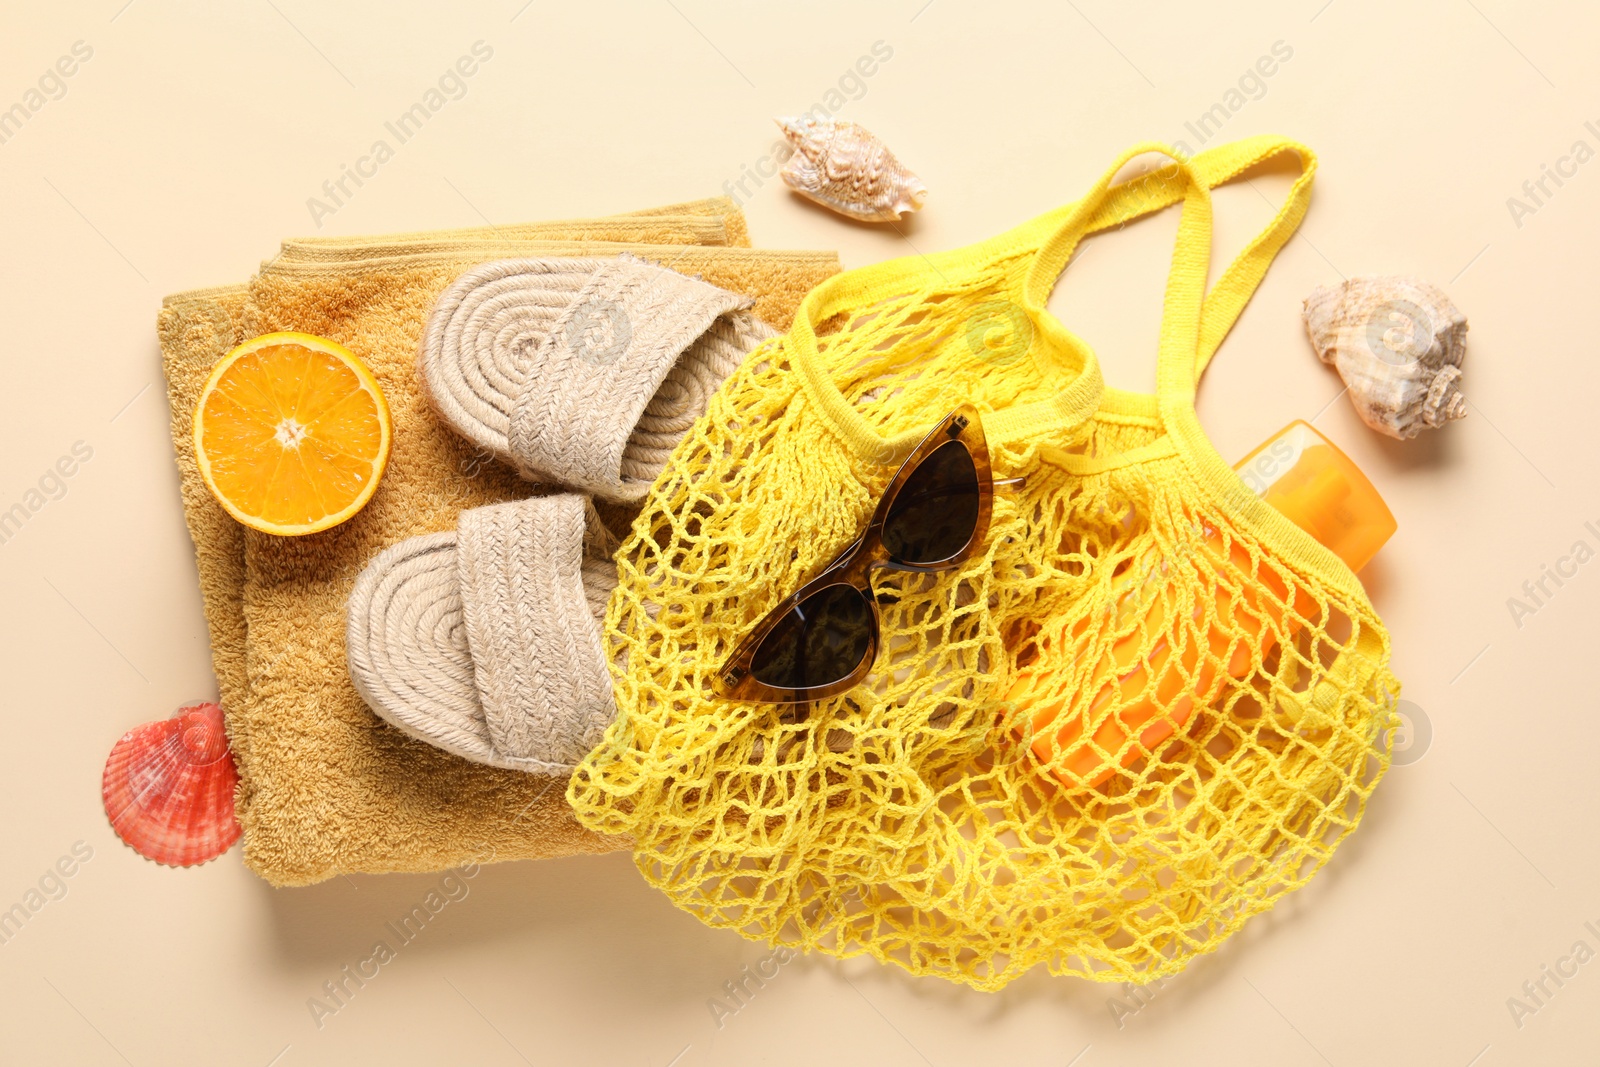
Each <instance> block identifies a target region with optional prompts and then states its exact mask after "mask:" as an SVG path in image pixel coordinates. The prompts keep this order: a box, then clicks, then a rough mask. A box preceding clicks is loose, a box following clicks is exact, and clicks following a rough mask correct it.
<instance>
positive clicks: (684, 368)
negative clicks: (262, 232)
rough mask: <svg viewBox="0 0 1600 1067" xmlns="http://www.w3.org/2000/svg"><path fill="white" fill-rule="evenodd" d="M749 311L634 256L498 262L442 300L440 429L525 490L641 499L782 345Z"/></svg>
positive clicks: (436, 344) (425, 373) (430, 333)
mask: <svg viewBox="0 0 1600 1067" xmlns="http://www.w3.org/2000/svg"><path fill="white" fill-rule="evenodd" d="M751 303H752V301H751V299H750V297H748V296H745V295H743V294H741V293H730V292H728V291H727V290H726V289H718V288H717V287H716V286H713V285H708V284H706V283H705V282H703V281H697V280H696V279H694V278H690V277H687V276H685V275H682V274H679V273H678V272H677V271H673V270H668V269H666V268H664V267H659V266H656V265H654V264H651V263H646V262H644V261H642V260H640V259H637V258H635V257H633V256H614V257H612V258H610V259H598V260H595V259H571V258H568V259H561V258H546V259H501V260H495V261H493V262H490V263H484V264H482V265H481V266H477V267H474V268H473V269H472V270H469V271H467V272H466V273H465V274H463V275H461V277H459V278H457V279H456V280H455V281H454V282H453V283H452V284H451V285H450V287H449V288H448V289H446V290H445V291H444V295H443V296H441V297H440V298H439V302H438V304H436V305H435V306H434V309H433V313H432V314H431V315H430V316H429V317H428V327H427V331H426V332H425V333H424V335H423V340H422V353H421V355H420V357H419V359H418V361H417V363H418V370H419V373H420V374H421V376H422V386H423V389H424V390H425V391H426V393H427V396H428V400H429V401H430V402H432V404H433V406H434V408H435V410H437V411H438V413H439V416H440V418H442V419H444V421H445V424H446V425H448V426H449V427H450V428H451V429H452V430H454V431H455V432H456V433H459V434H460V435H461V436H463V437H465V438H466V439H467V440H468V441H470V442H472V443H473V444H475V445H477V446H478V447H480V448H485V449H488V450H489V451H490V452H491V453H493V455H494V456H495V457H496V458H497V459H500V460H503V461H504V462H506V463H510V464H512V465H513V466H515V467H516V468H517V469H518V470H519V471H520V472H521V473H522V476H523V477H524V478H527V479H529V480H530V481H536V482H546V483H550V482H556V483H559V484H561V485H563V486H567V487H569V488H573V489H581V490H583V491H584V492H587V493H591V494H593V495H594V496H596V497H599V498H601V499H603V500H613V501H629V500H639V499H640V498H642V497H643V496H644V494H645V493H646V492H647V491H649V489H650V484H651V483H652V482H654V481H655V478H656V475H657V474H659V473H660V472H661V468H662V467H663V466H665V465H666V462H667V456H668V455H670V454H671V452H672V449H673V448H674V447H676V446H677V444H678V441H679V440H681V439H682V438H683V435H684V434H685V433H687V432H688V431H689V428H690V427H691V426H693V425H694V420H695V419H697V418H699V417H700V416H701V415H702V414H704V413H705V410H706V405H707V404H709V403H710V401H711V394H712V393H714V392H716V390H717V386H719V385H721V384H722V381H723V379H725V378H726V377H727V376H728V375H730V374H732V373H733V371H734V370H735V368H737V367H738V366H739V364H740V363H742V362H744V357H745V354H746V353H748V352H749V351H750V350H751V349H753V348H754V347H755V346H756V345H758V344H760V343H761V342H762V341H764V340H766V339H767V338H769V337H772V336H773V330H772V327H770V326H768V325H767V324H766V323H764V322H762V321H761V320H760V319H758V318H756V316H755V315H753V314H751V313H750V312H749V311H747V310H746V309H747V308H749V306H750V305H751Z"/></svg>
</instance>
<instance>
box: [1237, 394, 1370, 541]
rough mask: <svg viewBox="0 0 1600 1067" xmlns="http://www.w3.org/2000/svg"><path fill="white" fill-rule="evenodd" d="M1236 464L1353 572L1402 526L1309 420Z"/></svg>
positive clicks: (1271, 501) (1357, 469)
mask: <svg viewBox="0 0 1600 1067" xmlns="http://www.w3.org/2000/svg"><path fill="white" fill-rule="evenodd" d="M1233 469H1234V470H1235V471H1237V472H1238V473H1239V475H1240V476H1241V477H1242V478H1243V479H1244V481H1245V483H1246V484H1247V485H1249V486H1250V487H1251V488H1252V489H1254V490H1255V491H1256V492H1257V494H1258V495H1260V497H1261V499H1263V500H1265V501H1266V502H1267V503H1269V504H1271V505H1272V506H1273V507H1275V508H1277V509H1278V510H1279V511H1281V512H1283V514H1284V515H1285V516H1286V517H1287V518H1288V519H1289V520H1290V521H1291V522H1293V523H1294V524H1295V525H1296V526H1298V527H1300V528H1301V529H1302V530H1304V531H1305V532H1306V533H1308V534H1310V535H1311V536H1312V537H1315V538H1316V539H1317V540H1318V541H1320V542H1322V544H1324V545H1326V546H1327V547H1328V548H1329V549H1330V550H1332V552H1333V553H1334V554H1335V555H1336V556H1338V557H1339V558H1340V559H1342V560H1344V561H1345V563H1346V564H1347V565H1348V566H1349V567H1350V569H1351V570H1352V571H1359V570H1360V569H1361V568H1362V567H1364V566H1366V564H1367V561H1368V560H1370V559H1371V558H1372V557H1373V556H1374V555H1376V554H1377V552H1378V549H1380V548H1382V547H1383V544H1384V542H1385V541H1387V540H1389V538H1390V537H1391V536H1393V535H1394V532H1395V530H1396V529H1397V528H1398V524H1397V523H1396V522H1395V519H1394V515H1393V513H1392V512H1390V511H1389V506H1388V505H1387V504H1385V503H1384V502H1383V497H1381V496H1379V495H1378V490H1377V489H1376V488H1375V487H1374V486H1373V484H1372V482H1371V481H1369V480H1368V479H1367V476H1366V475H1365V474H1362V473H1361V468H1360V467H1357V466H1356V465H1355V463H1354V461H1352V460H1351V459H1350V457H1349V456H1347V455H1345V454H1344V453H1343V452H1341V451H1340V450H1339V448H1338V447H1337V446H1336V445H1335V444H1334V443H1333V442H1332V441H1329V440H1328V439H1327V438H1326V437H1324V436H1322V435H1321V434H1320V433H1318V432H1317V431H1316V430H1314V429H1312V428H1311V426H1310V425H1308V424H1307V423H1304V422H1300V421H1295V422H1291V423H1290V424H1289V425H1288V426H1285V427H1284V428H1283V429H1282V430H1280V431H1279V432H1278V433H1277V434H1275V435H1274V436H1273V437H1272V438H1271V439H1270V440H1268V441H1267V443H1266V444H1264V445H1262V446H1261V447H1260V448H1258V449H1256V450H1255V451H1254V452H1252V453H1250V454H1249V455H1248V456H1246V457H1245V458H1244V459H1242V460H1240V461H1239V462H1238V463H1237V464H1235V465H1234V468H1233Z"/></svg>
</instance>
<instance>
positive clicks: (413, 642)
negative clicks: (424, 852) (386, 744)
mask: <svg viewBox="0 0 1600 1067" xmlns="http://www.w3.org/2000/svg"><path fill="white" fill-rule="evenodd" d="M616 549H617V541H616V539H615V538H613V537H612V536H611V534H610V533H609V532H608V531H607V530H606V529H605V527H604V526H602V525H601V523H600V519H599V516H598V515H597V514H595V511H594V505H593V504H592V503H590V501H589V500H588V499H587V498H585V497H582V496H578V495H576V494H572V493H564V494H561V495H559V496H543V497H530V498H528V499H526V500H518V501H514V502H512V503H508V504H493V505H490V506H488V507H482V508H473V509H471V510H468V511H464V512H462V513H461V518H460V520H459V523H458V525H457V527H456V530H455V531H454V532H453V533H437V534H428V535H425V536H422V537H413V538H410V539H409V540H406V541H402V542H400V543H399V544H397V545H394V546H393V547H391V548H389V549H387V550H386V551H384V552H382V553H381V554H379V555H378V556H376V557H374V559H373V560H372V562H371V563H369V564H367V567H366V569H365V570H364V571H362V572H361V577H360V578H358V579H357V580H356V584H355V588H354V590H352V592H351V594H350V602H349V605H348V606H347V608H346V616H345V655H346V658H347V660H348V664H349V668H350V680H351V681H352V682H353V683H355V687H356V690H357V691H358V692H359V693H360V694H361V696H362V699H364V700H365V701H366V702H367V704H368V705H370V706H371V708H372V710H373V711H374V712H376V713H377V714H378V715H379V716H381V717H382V718H384V719H386V720H387V721H389V722H390V723H392V724H393V725H395V726H396V727H398V728H399V729H401V730H403V731H404V732H405V733H408V734H410V735H411V736H413V737H415V738H417V739H419V740H422V741H426V742H428V743H429V744H431V745H434V746H436V747H438V748H442V749H444V750H445V751H446V752H453V753H455V754H456V755H458V756H461V757H463V758H465V759H469V760H475V761H476V762H478V763H487V764H490V765H491V766H495V767H507V768H510V769H513V770H521V771H533V772H537V773H544V774H567V773H569V772H570V771H571V770H572V769H573V768H574V767H575V766H576V765H577V764H578V761H579V760H581V759H582V758H583V757H584V755H585V754H586V753H587V752H588V751H589V750H590V749H591V748H593V747H594V746H595V745H596V744H598V743H599V741H600V737H601V735H602V734H603V733H604V732H605V728H606V727H607V726H608V725H610V723H611V720H612V719H613V718H614V717H615V716H616V704H615V703H614V702H613V700H612V695H611V676H610V673H609V672H608V671H607V669H606V663H605V656H604V652H603V651H602V647H601V644H600V631H601V625H602V622H603V620H604V617H605V610H606V598H607V597H608V596H609V595H610V593H611V589H612V587H614V586H615V585H616V584H617V567H616V564H615V563H614V562H613V561H612V556H613V554H614V553H615V552H616Z"/></svg>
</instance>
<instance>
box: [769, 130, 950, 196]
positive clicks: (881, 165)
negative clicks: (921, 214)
mask: <svg viewBox="0 0 1600 1067" xmlns="http://www.w3.org/2000/svg"><path fill="white" fill-rule="evenodd" d="M776 121H777V123H778V125H779V127H781V128H782V130H783V135H784V137H786V138H787V139H788V141H789V143H790V144H791V145H793V146H794V155H792V156H790V157H789V161H788V162H787V163H785V164H784V167H783V171H782V174H783V180H784V183H785V184H786V185H788V186H789V188H791V189H793V190H794V191H795V192H797V193H800V194H801V195H803V196H806V197H809V198H810V199H812V200H815V201H816V202H817V203H819V204H821V205H822V206H824V207H827V208H831V209H832V210H834V211H837V212H838V213H839V214H841V215H846V216H848V217H850V218H853V219H858V220H860V221H862V222H891V221H893V220H895V219H898V218H899V217H900V216H901V214H903V213H904V212H907V211H915V210H917V209H918V208H920V207H921V206H922V205H923V202H924V201H925V200H927V198H928V189H927V186H925V185H923V184H922V179H921V178H918V177H917V176H916V175H915V174H913V173H911V172H910V171H909V170H907V169H906V168H905V167H904V166H903V165H901V163H900V161H899V160H897V159H895V158H894V153H893V152H890V151H889V149H888V148H887V147H885V145H884V143H883V142H882V141H880V140H878V139H877V138H876V137H874V136H873V135H872V134H871V133H870V132H868V131H867V130H865V129H863V128H862V127H860V126H857V125H856V124H855V123H853V122H839V121H835V120H833V119H815V118H812V117H811V116H809V115H805V116H800V117H798V118H780V119H778V120H776Z"/></svg>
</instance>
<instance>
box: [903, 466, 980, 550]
mask: <svg viewBox="0 0 1600 1067" xmlns="http://www.w3.org/2000/svg"><path fill="white" fill-rule="evenodd" d="M977 528H978V468H977V467H976V466H975V465H974V464H973V462H972V453H970V452H968V451H967V446H966V445H964V444H962V443H961V442H960V441H946V442H945V443H944V444H942V445H940V446H939V447H938V448H937V449H935V450H934V451H933V452H932V454H930V455H929V456H928V458H926V459H924V460H923V461H922V462H921V463H920V464H918V465H917V469H916V470H914V471H912V472H911V477H910V478H907V479H906V481H905V484H904V485H902V486H901V487H900V491H899V492H897V493H896V494H895V495H894V500H892V501H891V502H890V503H889V515H888V517H887V518H886V519H884V522H883V544H884V547H885V548H887V549H888V550H889V555H890V556H892V557H894V558H895V559H896V560H899V561H900V562H902V563H917V564H929V563H942V562H943V561H945V560H947V559H949V558H951V557H952V556H954V555H956V554H957V553H959V552H960V551H961V550H962V549H963V548H966V547H967V544H968V542H970V541H971V540H972V535H973V533H974V532H975V531H976V530H977Z"/></svg>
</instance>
